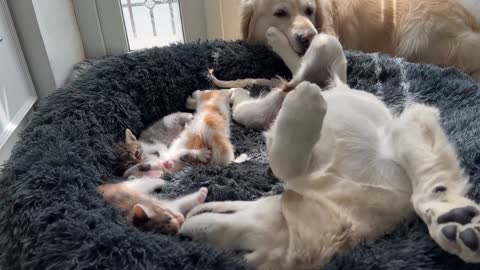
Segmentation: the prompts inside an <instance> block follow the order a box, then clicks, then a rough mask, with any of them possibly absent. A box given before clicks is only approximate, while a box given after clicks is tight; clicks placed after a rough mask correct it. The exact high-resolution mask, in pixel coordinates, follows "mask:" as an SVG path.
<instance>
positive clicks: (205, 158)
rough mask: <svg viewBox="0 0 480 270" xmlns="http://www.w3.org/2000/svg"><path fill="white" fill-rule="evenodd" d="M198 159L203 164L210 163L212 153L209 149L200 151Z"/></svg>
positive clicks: (197, 155)
mask: <svg viewBox="0 0 480 270" xmlns="http://www.w3.org/2000/svg"><path fill="white" fill-rule="evenodd" d="M196 158H197V159H198V161H200V162H201V163H205V164H207V163H208V162H210V159H211V158H212V151H210V150H209V149H200V150H198V152H197V154H196Z"/></svg>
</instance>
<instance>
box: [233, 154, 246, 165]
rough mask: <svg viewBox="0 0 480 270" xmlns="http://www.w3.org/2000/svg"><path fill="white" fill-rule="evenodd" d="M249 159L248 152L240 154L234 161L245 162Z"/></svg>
mask: <svg viewBox="0 0 480 270" xmlns="http://www.w3.org/2000/svg"><path fill="white" fill-rule="evenodd" d="M247 160H250V157H249V156H248V155H247V154H245V153H243V154H241V155H240V156H238V157H236V158H235V160H233V162H234V163H243V162H245V161H247Z"/></svg>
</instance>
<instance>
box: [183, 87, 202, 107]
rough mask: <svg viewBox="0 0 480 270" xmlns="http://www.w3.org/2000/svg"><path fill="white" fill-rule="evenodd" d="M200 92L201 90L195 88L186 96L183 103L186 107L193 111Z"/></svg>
mask: <svg viewBox="0 0 480 270" xmlns="http://www.w3.org/2000/svg"><path fill="white" fill-rule="evenodd" d="M200 92H201V91H200V90H196V91H195V92H193V93H192V95H191V96H189V97H188V98H187V103H186V104H185V106H186V107H187V109H189V110H192V111H194V110H195V109H196V108H197V104H198V98H199V95H200Z"/></svg>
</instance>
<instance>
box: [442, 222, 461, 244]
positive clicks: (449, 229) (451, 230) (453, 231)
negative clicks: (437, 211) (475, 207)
mask: <svg viewBox="0 0 480 270" xmlns="http://www.w3.org/2000/svg"><path fill="white" fill-rule="evenodd" d="M442 233H443V235H444V236H445V237H446V238H447V239H448V240H450V241H455V239H457V225H448V226H445V227H443V228H442Z"/></svg>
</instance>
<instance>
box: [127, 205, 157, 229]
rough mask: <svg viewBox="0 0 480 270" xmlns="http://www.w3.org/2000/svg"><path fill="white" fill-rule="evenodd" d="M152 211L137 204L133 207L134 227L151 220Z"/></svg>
mask: <svg viewBox="0 0 480 270" xmlns="http://www.w3.org/2000/svg"><path fill="white" fill-rule="evenodd" d="M151 216H152V214H151V213H150V210H149V209H148V208H147V207H146V206H145V205H143V204H139V203H137V204H136V205H135V206H134V207H133V217H132V218H133V225H142V224H144V223H145V222H146V221H147V220H149V219H150V218H151Z"/></svg>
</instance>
